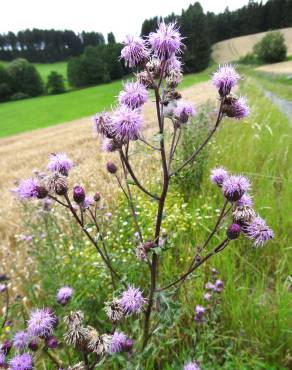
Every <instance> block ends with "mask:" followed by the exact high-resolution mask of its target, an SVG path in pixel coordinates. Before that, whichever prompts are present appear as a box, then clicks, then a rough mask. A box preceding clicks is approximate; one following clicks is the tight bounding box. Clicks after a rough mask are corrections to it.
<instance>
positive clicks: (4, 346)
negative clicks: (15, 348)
mask: <svg viewBox="0 0 292 370" xmlns="http://www.w3.org/2000/svg"><path fill="white" fill-rule="evenodd" d="M11 348H12V342H11V341H10V340H6V341H5V342H4V343H3V344H2V346H1V352H3V353H4V355H5V356H7V355H8V354H9V352H10V350H11Z"/></svg>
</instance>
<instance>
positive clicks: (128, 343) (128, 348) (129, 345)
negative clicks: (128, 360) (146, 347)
mask: <svg viewBox="0 0 292 370" xmlns="http://www.w3.org/2000/svg"><path fill="white" fill-rule="evenodd" d="M133 345H134V341H133V340H132V339H129V338H128V339H127V340H126V341H125V343H124V345H123V349H124V351H126V352H129V351H131V349H132V348H133Z"/></svg>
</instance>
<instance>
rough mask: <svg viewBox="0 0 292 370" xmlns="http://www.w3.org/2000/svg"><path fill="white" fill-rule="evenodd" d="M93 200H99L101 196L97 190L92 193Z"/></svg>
mask: <svg viewBox="0 0 292 370" xmlns="http://www.w3.org/2000/svg"><path fill="white" fill-rule="evenodd" d="M93 198H94V201H95V202H99V201H100V198H101V196H100V193H99V192H96V193H95V194H94V197H93Z"/></svg>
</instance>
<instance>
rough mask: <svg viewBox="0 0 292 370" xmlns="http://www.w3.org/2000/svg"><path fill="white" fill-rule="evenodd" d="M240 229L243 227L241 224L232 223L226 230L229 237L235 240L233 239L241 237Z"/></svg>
mask: <svg viewBox="0 0 292 370" xmlns="http://www.w3.org/2000/svg"><path fill="white" fill-rule="evenodd" d="M240 231H241V227H240V225H239V224H236V223H234V224H231V225H230V226H229V227H228V229H227V231H226V234H227V236H228V238H229V239H230V240H233V239H237V238H238V237H239V235H240Z"/></svg>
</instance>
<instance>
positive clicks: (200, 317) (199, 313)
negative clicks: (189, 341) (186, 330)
mask: <svg viewBox="0 0 292 370" xmlns="http://www.w3.org/2000/svg"><path fill="white" fill-rule="evenodd" d="M205 311H206V309H205V307H203V306H200V305H197V306H196V308H195V313H196V315H195V321H197V322H202V321H203V316H204V313H205Z"/></svg>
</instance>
